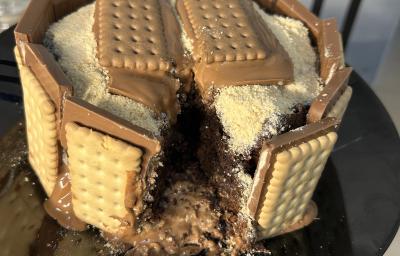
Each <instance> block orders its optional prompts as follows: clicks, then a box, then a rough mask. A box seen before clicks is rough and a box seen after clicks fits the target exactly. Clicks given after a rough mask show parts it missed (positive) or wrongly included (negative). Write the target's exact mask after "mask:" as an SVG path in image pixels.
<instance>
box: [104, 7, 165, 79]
mask: <svg viewBox="0 0 400 256" xmlns="http://www.w3.org/2000/svg"><path fill="white" fill-rule="evenodd" d="M96 10H97V13H96V31H97V37H98V53H99V60H100V64H101V65H102V66H104V67H115V68H126V69H130V70H148V71H168V70H169V69H170V68H171V67H172V66H171V61H170V60H169V56H167V55H168V49H167V42H166V38H165V36H164V25H163V20H162V13H161V8H160V2H159V0H147V1H143V2H142V1H121V0H114V1H109V0H98V1H96Z"/></svg>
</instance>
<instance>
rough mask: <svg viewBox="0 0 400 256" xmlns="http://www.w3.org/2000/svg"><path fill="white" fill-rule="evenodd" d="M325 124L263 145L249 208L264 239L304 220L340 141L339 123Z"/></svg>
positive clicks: (307, 128)
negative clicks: (334, 148)
mask: <svg viewBox="0 0 400 256" xmlns="http://www.w3.org/2000/svg"><path fill="white" fill-rule="evenodd" d="M322 122H323V123H322V124H312V125H308V126H306V127H302V128H300V129H299V130H297V131H296V130H295V131H292V132H289V134H283V135H279V136H277V137H276V138H275V140H274V139H272V140H271V141H270V142H266V143H265V144H264V147H263V149H262V152H261V154H260V158H259V162H258V166H257V170H256V175H255V178H254V180H255V182H254V183H255V185H253V189H252V194H251V200H250V201H249V202H250V203H249V204H248V206H249V208H250V209H252V212H253V214H254V218H255V220H256V221H257V223H258V225H259V229H260V230H262V234H263V236H264V238H266V237H272V236H275V235H278V234H282V233H284V232H285V230H288V229H290V228H291V226H292V225H295V224H296V223H298V222H299V221H301V220H302V219H303V218H304V216H305V212H306V210H307V207H308V206H309V204H310V201H311V197H312V195H313V193H314V190H315V188H316V186H317V183H318V181H319V178H320V176H321V173H322V171H323V170H324V167H325V164H326V161H327V159H328V158H329V156H330V153H331V152H332V149H333V147H334V145H335V143H336V140H337V134H336V132H335V130H334V129H335V127H336V124H337V122H336V119H334V118H333V119H327V120H323V121H322ZM320 126H321V127H320ZM302 130H303V131H302ZM280 137H282V138H283V139H280ZM289 138H290V139H289ZM257 191H259V194H257ZM257 196H258V198H257Z"/></svg>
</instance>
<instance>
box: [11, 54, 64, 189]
mask: <svg viewBox="0 0 400 256" xmlns="http://www.w3.org/2000/svg"><path fill="white" fill-rule="evenodd" d="M15 56H16V59H17V62H18V68H19V72H20V77H21V84H22V89H23V92H24V106H25V117H26V131H27V138H28V150H29V162H30V164H31V166H32V168H33V169H34V170H35V172H36V174H37V175H38V177H39V180H40V182H41V183H42V185H43V187H44V190H45V191H46V194H47V195H51V193H52V191H53V188H54V185H55V183H56V180H57V175H58V164H59V160H58V157H59V148H58V141H57V116H56V108H55V106H54V104H53V102H52V101H51V99H50V97H49V95H48V94H47V93H46V92H45V90H44V89H43V87H42V85H41V84H40V83H39V81H38V80H37V79H36V77H35V75H34V74H33V73H32V71H31V70H30V69H29V68H28V67H26V66H24V65H23V64H22V60H21V57H20V54H19V50H18V49H17V48H15Z"/></svg>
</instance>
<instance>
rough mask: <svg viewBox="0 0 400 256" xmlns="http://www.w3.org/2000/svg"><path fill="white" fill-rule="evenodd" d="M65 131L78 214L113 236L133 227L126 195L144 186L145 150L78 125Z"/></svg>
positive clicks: (73, 203) (131, 214)
mask: <svg viewBox="0 0 400 256" xmlns="http://www.w3.org/2000/svg"><path fill="white" fill-rule="evenodd" d="M65 130H66V139H67V146H68V149H67V153H68V166H69V170H70V175H71V192H72V205H73V210H74V213H75V215H76V216H77V217H78V218H79V219H81V220H82V221H84V222H86V223H89V224H91V225H93V226H96V227H98V228H100V229H102V230H104V231H106V232H108V233H111V234H117V233H120V232H121V233H122V232H124V231H125V230H127V229H129V228H132V226H133V224H134V220H135V218H134V217H135V216H133V211H132V209H128V207H126V205H127V203H126V201H127V200H135V198H129V199H128V198H127V197H126V195H127V191H128V190H131V189H132V187H135V186H140V184H141V183H140V180H139V179H140V171H141V163H142V154H143V153H142V150H141V149H139V148H138V147H134V146H131V145H129V144H127V143H125V142H123V141H121V140H117V139H114V138H112V137H110V136H108V135H105V134H103V133H100V132H97V131H93V130H91V129H89V128H86V127H83V126H80V125H78V124H76V123H74V122H69V123H67V124H66V125H65Z"/></svg>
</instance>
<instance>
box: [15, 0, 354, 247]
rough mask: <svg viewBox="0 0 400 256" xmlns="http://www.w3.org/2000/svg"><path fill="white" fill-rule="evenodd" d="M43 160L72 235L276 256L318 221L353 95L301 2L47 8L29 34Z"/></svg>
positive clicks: (332, 48)
mask: <svg viewBox="0 0 400 256" xmlns="http://www.w3.org/2000/svg"><path fill="white" fill-rule="evenodd" d="M15 38H16V42H17V48H16V50H15V54H16V57H17V60H18V66H19V69H20V75H21V81H22V86H23V91H24V106H25V116H26V125H27V137H28V148H29V162H30V164H31V166H32V168H33V169H34V170H35V172H36V174H37V176H38V178H39V180H40V182H41V184H42V186H43V189H44V191H45V192H46V194H47V196H48V200H46V201H45V203H44V207H45V209H46V211H47V213H48V214H49V215H50V216H52V217H53V218H55V219H56V220H57V221H58V223H59V224H60V225H62V226H64V227H65V228H67V229H71V230H76V231H84V230H85V229H87V228H88V227H89V226H93V227H95V228H98V229H99V230H100V231H101V232H102V235H103V236H104V237H105V238H106V239H108V240H109V241H112V243H113V246H115V247H116V248H117V249H118V251H119V252H121V251H122V252H126V255H200V254H201V255H215V254H217V255H219V254H227V255H231V254H236V255H240V254H246V253H248V254H251V253H255V254H257V253H258V254H257V255H259V254H260V253H262V252H265V253H267V248H264V247H263V246H262V245H261V244H260V243H258V241H260V240H262V239H266V238H270V237H274V236H278V235H281V234H284V233H287V232H291V231H294V230H296V229H299V228H302V227H304V226H306V225H308V224H310V223H311V222H312V221H313V219H314V218H315V217H316V216H317V206H316V205H315V204H314V203H313V202H312V200H311V198H312V194H313V192H314V190H315V187H316V185H317V183H318V180H319V178H320V176H321V173H322V171H323V169H324V166H325V164H326V161H327V159H328V157H329V155H330V153H331V151H332V149H333V147H334V144H335V142H336V139H337V133H336V131H337V129H338V126H339V124H340V121H341V118H342V116H343V114H344V112H345V109H346V107H347V104H348V102H349V100H350V97H351V92H352V91H351V88H350V87H348V86H347V82H348V78H349V76H350V73H351V68H348V67H345V65H344V59H343V50H342V45H341V36H340V33H339V32H338V31H337V25H336V21H335V20H334V19H329V20H320V19H318V18H317V17H315V16H314V15H313V14H312V13H310V12H309V11H308V10H307V9H306V8H305V7H304V6H302V5H301V4H300V3H299V2H297V1H296V0H278V1H276V0H274V1H272V0H271V1H269V0H264V1H263V0H259V1H254V2H253V1H250V0H230V1H222V0H221V1H219V0H218V1H215V0H214V1H213V0H177V1H175V0H170V1H163V0H148V1H136V0H113V1H108V0H96V1H95V2H92V1H86V0H60V1H52V0H40V1H35V2H32V3H31V4H30V5H29V6H28V9H27V10H26V12H25V14H24V16H23V17H22V19H21V21H20V22H19V24H18V25H17V27H16V29H15Z"/></svg>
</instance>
